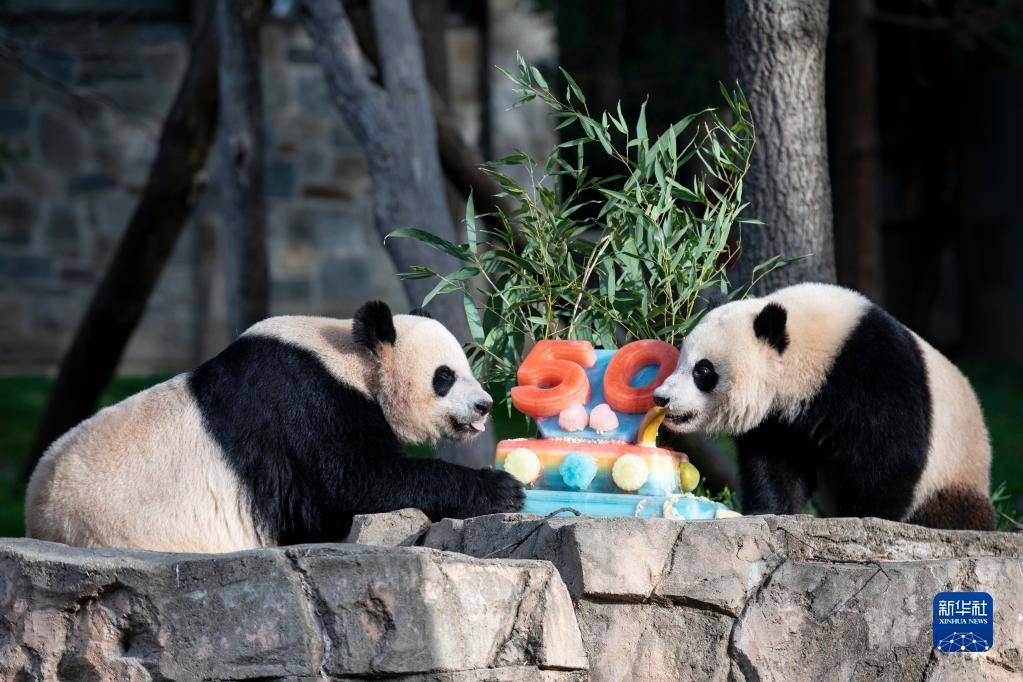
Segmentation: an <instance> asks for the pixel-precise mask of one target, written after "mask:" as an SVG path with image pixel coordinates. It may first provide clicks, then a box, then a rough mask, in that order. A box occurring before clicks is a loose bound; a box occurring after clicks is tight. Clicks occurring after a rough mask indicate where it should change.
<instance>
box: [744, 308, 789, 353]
mask: <svg viewBox="0 0 1023 682" xmlns="http://www.w3.org/2000/svg"><path fill="white" fill-rule="evenodd" d="M787 320H788V313H787V312H786V311H785V308H783V307H781V306H780V305H778V304H777V303H768V304H767V305H765V306H764V309H763V310H761V311H760V312H759V313H758V314H757V316H756V318H755V319H754V320H753V333H754V334H756V335H757V338H758V339H763V340H764V341H766V342H767V343H768V344H769V345H770V346H771V347H772V348H774V349H775V350H776V351H778V353H779V354H781V353H784V352H785V349H786V348H788V346H789V335H788V332H787V331H785V322H786V321H787Z"/></svg>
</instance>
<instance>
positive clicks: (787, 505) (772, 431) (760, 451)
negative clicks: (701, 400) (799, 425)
mask: <svg viewBox="0 0 1023 682" xmlns="http://www.w3.org/2000/svg"><path fill="white" fill-rule="evenodd" d="M736 445H737V446H738V449H739V483H740V488H739V497H740V500H741V502H742V511H743V513H744V514H747V515H756V514H798V513H800V512H801V511H802V510H803V506H804V505H805V504H806V502H807V500H809V499H810V495H811V494H813V489H814V484H815V482H816V472H815V470H814V469H813V467H812V459H811V458H810V456H809V452H808V448H807V446H806V444H805V443H804V442H803V441H802V440H801V439H799V438H797V437H796V436H795V434H794V433H793V432H791V430H790V429H789V428H788V427H786V426H784V425H781V424H777V423H775V422H773V421H769V422H768V423H765V424H762V425H761V426H759V427H757V428H756V429H754V430H753V431H751V432H749V433H747V434H745V435H743V436H740V437H738V438H736Z"/></svg>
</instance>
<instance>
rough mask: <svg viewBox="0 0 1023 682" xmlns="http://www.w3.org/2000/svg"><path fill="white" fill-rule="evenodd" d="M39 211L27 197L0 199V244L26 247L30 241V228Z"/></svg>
mask: <svg viewBox="0 0 1023 682" xmlns="http://www.w3.org/2000/svg"><path fill="white" fill-rule="evenodd" d="M38 213H39V211H38V209H37V208H36V206H35V204H34V203H33V202H32V201H30V200H29V199H28V198H27V197H24V196H21V195H19V194H12V195H8V196H3V197H0V244H11V245H14V246H22V245H26V244H28V243H29V242H31V241H32V227H33V225H35V222H36V217H37V215H38Z"/></svg>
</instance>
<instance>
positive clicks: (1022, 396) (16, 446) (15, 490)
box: [0, 363, 1023, 537]
mask: <svg viewBox="0 0 1023 682" xmlns="http://www.w3.org/2000/svg"><path fill="white" fill-rule="evenodd" d="M963 369H964V371H965V372H966V374H967V376H969V377H970V380H971V381H972V382H973V385H974V388H976V390H977V394H978V395H979V396H980V401H981V404H982V405H983V407H984V415H985V417H986V419H987V424H988V428H989V429H990V431H991V444H992V446H993V448H994V463H993V465H992V467H991V485H992V489H996V488H998V487H999V486H1000V485H1003V484H1004V490H1005V493H1006V496H1007V497H1006V501H1005V502H1003V503H1002V504H1001V505H1000V506H1001V508H1002V509H1003V510H1004V511H1006V512H1008V513H1012V514H1015V515H1016V516H1020V512H1019V506H1020V503H1021V501H1023V365H1006V364H992V363H967V364H965V365H964V367H963ZM165 378H166V377H165V376H148V377H126V378H121V379H117V380H116V381H114V382H113V384H112V385H111V386H110V387H109V388H108V389H107V391H106V392H105V393H104V394H103V399H102V404H103V405H110V404H112V403H115V402H117V401H119V400H122V399H124V398H126V397H127V396H129V395H132V394H133V393H137V392H138V391H140V390H142V389H143V388H146V387H148V386H151V385H153V384H155V383H158V382H160V381H163V380H164V379H165ZM51 384H52V380H50V379H44V378H41V377H7V378H0V537H9V536H19V535H22V534H23V533H24V520H23V519H24V511H23V505H22V498H23V495H24V488H23V487H22V486H21V485H20V484H19V483H18V475H19V472H20V471H21V466H22V462H23V459H24V456H25V453H26V452H27V451H28V447H29V443H30V441H31V439H32V431H33V429H34V428H35V424H36V420H37V419H38V418H39V415H40V413H41V412H42V410H43V406H44V404H45V402H46V394H47V392H48V391H49V389H50V386H51ZM494 422H495V423H494V428H495V432H496V434H497V437H498V438H513V437H518V436H528V435H531V434H532V432H533V431H532V429H531V428H530V426H529V424H528V423H527V422H526V420H525V419H524V418H523V417H521V416H519V415H517V414H512V415H509V414H508V410H507V408H506V407H505V405H503V404H501V403H498V404H497V405H496V406H495V410H494ZM1002 525H1003V527H1005V528H1008V525H1007V522H1005V520H1004V519H1003V524H1002Z"/></svg>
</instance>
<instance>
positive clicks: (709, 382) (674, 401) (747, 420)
mask: <svg viewBox="0 0 1023 682" xmlns="http://www.w3.org/2000/svg"><path fill="white" fill-rule="evenodd" d="M654 395H655V398H654V400H655V402H656V403H657V404H658V405H661V406H662V407H664V408H666V410H667V417H666V419H665V425H666V426H667V427H668V428H669V429H672V430H675V431H678V432H683V433H688V432H694V431H701V432H707V433H726V434H731V435H734V436H736V444H737V446H738V450H739V460H740V461H739V465H740V473H741V484H742V487H741V493H742V502H743V510H744V511H745V512H746V513H747V514H795V513H799V511H800V510H801V509H802V508H803V505H804V504H805V503H806V502H807V500H808V499H809V498H810V496H811V495H816V497H817V503H818V506H820V507H821V510H822V511H823V512H825V513H827V514H829V515H837V516H876V517H881V518H885V519H893V520H899V521H909V522H911V523H917V524H920V525H924V526H931V527H935V528H975V529H985V530H989V529H993V528H994V523H995V519H994V509H993V507H992V505H991V502H990V500H989V498H988V486H989V476H990V466H991V447H990V445H989V442H988V434H987V429H986V428H985V426H984V419H983V416H982V414H981V410H980V405H979V404H978V402H977V397H976V395H975V394H974V392H973V389H972V388H971V387H970V384H969V382H968V381H967V380H966V378H965V377H964V376H963V375H962V374H961V373H960V372H959V370H958V369H956V368H955V367H954V366H953V365H952V363H950V362H949V361H948V360H947V359H946V358H945V357H944V356H942V355H941V354H940V353H938V351H936V350H935V349H934V348H932V347H931V346H930V345H929V344H928V343H927V342H925V341H924V340H923V339H921V338H920V337H919V336H917V335H916V334H914V333H913V332H911V331H909V330H908V329H907V328H906V327H904V326H903V325H902V324H900V323H899V322H898V321H896V320H895V319H894V318H893V317H892V316H891V315H889V314H888V313H886V312H885V311H884V310H882V309H881V308H879V307H877V306H876V305H874V304H872V303H871V302H870V301H869V300H867V299H866V298H864V297H863V296H862V295H860V294H858V293H856V292H853V291H850V290H848V289H843V288H841V287H837V286H831V285H826V284H799V285H796V286H790V287H786V288H784V289H780V290H778V291H777V292H775V293H773V294H771V295H770V296H767V297H765V298H760V299H750V300H744V301H736V302H733V303H726V304H724V305H722V306H720V307H718V308H716V309H714V310H712V311H710V312H709V313H708V314H707V315H706V317H705V318H704V319H703V320H701V321H700V323H699V324H698V325H697V326H696V327H695V328H694V329H693V331H692V332H691V333H690V334H689V336H687V337H686V339H685V342H684V343H683V345H682V353H681V356H680V357H679V362H678V367H677V368H676V370H675V372H674V373H673V374H672V375H671V376H670V377H669V378H668V379H667V380H666V381H665V382H664V384H662V385H661V386H660V387H659V388H658V389H657V390H656V391H655V394H654Z"/></svg>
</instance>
